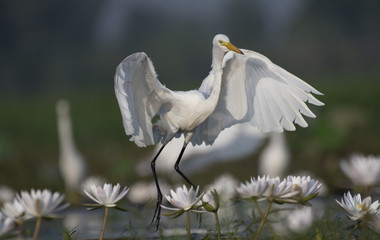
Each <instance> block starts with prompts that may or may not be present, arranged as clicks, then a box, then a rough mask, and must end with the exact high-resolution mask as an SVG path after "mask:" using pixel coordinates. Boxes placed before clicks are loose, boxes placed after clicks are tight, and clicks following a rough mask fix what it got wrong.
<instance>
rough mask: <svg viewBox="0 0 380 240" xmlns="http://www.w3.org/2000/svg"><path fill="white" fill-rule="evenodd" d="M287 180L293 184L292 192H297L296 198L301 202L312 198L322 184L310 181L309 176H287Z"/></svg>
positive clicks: (313, 180)
mask: <svg viewBox="0 0 380 240" xmlns="http://www.w3.org/2000/svg"><path fill="white" fill-rule="evenodd" d="M287 180H288V181H289V182H291V183H293V190H296V191H299V194H298V197H299V199H300V200H301V201H308V200H310V199H312V198H314V197H315V196H317V195H318V193H319V190H320V189H321V187H322V183H320V182H319V181H318V180H315V179H312V178H311V177H310V176H307V177H305V176H303V177H300V176H288V177H287Z"/></svg>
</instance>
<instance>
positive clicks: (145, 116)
mask: <svg viewBox="0 0 380 240" xmlns="http://www.w3.org/2000/svg"><path fill="white" fill-rule="evenodd" d="M212 45H213V47H212V65H211V66H212V70H211V72H210V74H209V75H208V77H207V78H206V79H205V80H203V82H202V85H201V87H200V88H199V89H198V90H191V91H186V92H183V91H172V90H170V89H168V88H166V87H165V86H163V85H162V84H161V83H160V82H159V81H158V79H157V74H156V72H155V70H154V67H153V64H152V62H151V60H150V59H149V58H148V56H147V55H146V53H143V52H140V53H135V54H132V55H130V56H128V57H127V58H125V59H124V60H123V61H122V62H121V63H120V64H119V65H118V67H117V69H116V74H115V94H116V98H117V100H118V103H119V107H120V111H121V114H122V118H123V125H124V128H125V132H126V134H127V135H131V136H132V137H131V139H130V140H131V141H134V142H135V144H136V145H138V146H139V147H144V146H147V145H154V144H156V143H158V142H161V143H162V144H163V145H162V147H161V148H160V150H159V151H158V153H157V154H156V156H155V157H154V158H153V160H152V162H151V168H152V172H153V177H154V179H155V183H156V187H157V205H156V210H155V212H154V215H153V220H152V223H153V222H154V220H156V223H157V227H158V224H159V220H160V211H161V207H160V204H161V202H162V194H161V190H160V187H159V183H158V180H157V175H156V170H155V163H156V160H157V157H158V155H159V154H160V153H161V151H162V150H163V149H164V147H165V146H166V144H167V143H168V142H169V141H170V140H172V139H173V138H174V137H178V136H180V135H181V134H184V143H183V146H182V149H181V152H180V154H179V156H178V158H177V161H176V163H175V164H174V168H175V170H176V171H177V172H178V173H179V174H180V175H181V176H182V177H183V178H184V179H185V180H186V181H187V182H188V183H189V184H190V185H193V184H192V183H191V181H190V180H189V179H188V178H187V177H186V176H185V175H184V174H183V173H182V172H181V170H180V169H179V163H180V160H181V157H182V155H183V153H184V151H185V148H186V146H187V144H188V143H189V142H191V143H192V144H193V145H200V144H202V143H205V144H207V145H208V144H212V143H213V142H214V141H215V139H216V138H217V137H218V135H219V133H220V132H221V131H222V130H223V129H225V128H228V127H230V126H232V125H234V124H238V123H243V122H250V123H251V124H252V125H253V126H257V127H258V128H259V129H260V130H261V131H263V132H271V131H274V132H282V131H283V129H285V130H292V131H293V130H295V126H294V124H293V122H294V123H297V124H298V125H300V126H301V127H306V126H307V123H306V121H305V120H304V119H303V117H302V114H303V115H305V116H308V117H315V115H314V114H313V113H312V112H311V111H310V110H309V108H308V107H307V105H306V104H305V102H306V101H308V102H309V103H312V104H314V105H319V106H320V105H323V103H322V102H320V101H319V100H317V99H316V98H315V97H314V96H313V95H312V94H311V92H312V93H315V94H321V93H320V92H318V91H317V90H316V89H314V88H313V87H312V86H310V85H309V84H307V83H305V82H304V81H302V80H301V79H299V78H298V77H296V76H294V75H293V74H291V73H289V72H287V71H286V70H284V69H283V68H281V67H279V66H277V65H275V64H274V63H272V62H271V61H270V60H269V59H268V58H266V57H265V56H263V55H261V54H259V53H256V52H253V51H250V50H244V49H241V50H240V49H238V48H237V47H235V46H234V45H233V44H231V43H230V40H229V38H228V37H227V36H226V35H223V34H218V35H216V36H215V37H214V39H213V41H212Z"/></svg>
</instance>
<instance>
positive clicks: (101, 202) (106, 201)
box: [83, 183, 129, 208]
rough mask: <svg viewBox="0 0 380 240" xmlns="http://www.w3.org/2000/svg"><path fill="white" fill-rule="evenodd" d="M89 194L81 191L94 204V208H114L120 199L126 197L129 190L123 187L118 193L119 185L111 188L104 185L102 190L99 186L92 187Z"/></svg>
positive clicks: (108, 185)
mask: <svg viewBox="0 0 380 240" xmlns="http://www.w3.org/2000/svg"><path fill="white" fill-rule="evenodd" d="M90 189H91V190H90V192H87V191H86V190H83V191H84V193H85V194H86V195H87V196H88V197H89V198H91V199H92V200H93V201H94V202H96V203H97V204H95V206H104V207H111V208H112V207H116V203H117V202H118V201H120V200H121V199H122V198H124V197H125V195H127V193H128V192H129V188H127V187H124V189H123V190H122V191H121V192H120V193H119V191H120V184H119V183H118V184H116V185H115V186H112V184H107V183H106V184H104V186H103V188H102V187H100V186H95V185H92V186H91V187H90Z"/></svg>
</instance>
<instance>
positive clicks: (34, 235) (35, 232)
mask: <svg viewBox="0 0 380 240" xmlns="http://www.w3.org/2000/svg"><path fill="white" fill-rule="evenodd" d="M40 227H41V217H37V222H36V227H35V228H34V233H33V240H37V237H38V233H39V232H40Z"/></svg>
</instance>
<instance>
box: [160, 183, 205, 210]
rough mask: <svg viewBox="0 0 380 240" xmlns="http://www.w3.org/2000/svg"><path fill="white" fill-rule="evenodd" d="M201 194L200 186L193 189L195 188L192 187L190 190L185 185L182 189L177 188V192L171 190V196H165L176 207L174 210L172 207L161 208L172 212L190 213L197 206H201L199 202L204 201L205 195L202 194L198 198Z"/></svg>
mask: <svg viewBox="0 0 380 240" xmlns="http://www.w3.org/2000/svg"><path fill="white" fill-rule="evenodd" d="M198 193H199V186H197V188H196V189H195V191H194V189H193V186H191V187H190V189H189V190H188V189H187V187H186V186H185V185H183V187H182V188H180V187H179V188H177V190H176V191H175V192H174V191H173V190H172V189H171V190H170V194H171V196H170V195H165V197H166V199H167V200H168V202H169V203H170V204H171V205H173V206H174V208H171V207H165V206H163V205H161V207H163V208H165V209H168V210H172V211H179V210H183V211H189V210H192V209H194V208H195V206H197V204H199V201H200V200H201V199H202V197H203V194H204V193H201V194H200V195H199V196H198Z"/></svg>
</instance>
